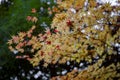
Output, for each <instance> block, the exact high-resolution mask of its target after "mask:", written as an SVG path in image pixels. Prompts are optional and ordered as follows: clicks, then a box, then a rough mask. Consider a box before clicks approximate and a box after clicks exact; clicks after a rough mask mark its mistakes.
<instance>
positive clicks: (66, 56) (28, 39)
mask: <svg viewBox="0 0 120 80" xmlns="http://www.w3.org/2000/svg"><path fill="white" fill-rule="evenodd" d="M68 3H69V4H68ZM58 6H59V8H61V9H60V11H61V10H62V11H61V12H59V11H58V13H57V14H56V15H55V17H54V18H53V22H52V24H51V29H50V28H46V30H45V32H44V33H40V34H38V35H37V36H35V35H32V32H33V30H34V28H35V26H33V27H32V28H31V29H30V30H29V31H27V32H25V33H23V32H20V33H18V35H17V36H13V37H12V39H11V40H9V42H8V44H9V46H10V47H9V48H10V50H11V51H12V52H14V53H15V52H17V53H24V55H22V56H16V58H25V59H27V60H29V61H30V62H31V63H32V64H33V66H36V65H38V64H39V62H41V61H44V66H45V67H47V66H48V65H49V64H56V63H59V64H64V63H66V62H67V61H75V62H78V63H80V62H81V61H83V60H84V61H85V62H89V63H91V62H93V59H96V58H98V60H96V61H94V62H95V64H93V65H91V66H89V67H88V68H87V69H86V70H82V71H78V70H77V71H72V72H70V73H68V74H67V75H65V76H62V77H53V78H52V79H53V80H54V79H58V78H60V79H62V80H66V79H68V80H69V79H75V80H78V79H82V80H86V79H87V80H91V79H95V80H107V79H111V78H114V77H117V78H120V74H119V72H117V70H118V71H119V70H120V69H119V67H120V61H119V60H118V59H116V64H110V65H107V66H103V63H104V61H106V58H107V57H108V56H112V55H118V56H119V51H118V48H119V44H120V26H119V10H120V7H118V6H111V5H110V3H105V4H99V3H97V2H96V1H94V0H88V1H86V0H64V1H61V0H58ZM30 20H31V19H30ZM116 44H117V46H116ZM115 48H117V49H115ZM25 54H27V55H25ZM29 54H33V55H32V56H30V55H29ZM110 59H111V57H109V60H110ZM111 73H113V74H111Z"/></svg>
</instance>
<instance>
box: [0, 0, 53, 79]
mask: <svg viewBox="0 0 120 80" xmlns="http://www.w3.org/2000/svg"><path fill="white" fill-rule="evenodd" d="M2 1H3V3H1V4H0V75H1V76H0V80H3V79H4V80H8V79H10V78H11V80H13V79H14V78H15V77H17V78H18V79H20V80H23V79H28V78H27V75H29V74H30V73H29V71H30V70H31V69H32V70H33V72H34V73H33V74H30V75H29V77H30V78H31V79H32V80H34V79H35V78H34V75H35V74H36V73H37V72H38V70H39V69H38V70H35V68H33V67H30V66H31V64H29V63H28V61H26V60H18V59H15V57H14V54H11V52H10V51H9V50H8V45H7V44H6V42H7V41H8V39H10V37H11V35H15V34H16V33H18V32H20V31H27V30H28V29H29V28H30V27H31V25H32V24H34V23H33V22H32V21H26V19H27V18H26V16H30V17H32V16H39V15H41V17H38V19H39V21H38V22H37V23H35V24H36V25H37V30H36V31H35V34H36V33H37V32H38V31H39V32H43V26H42V25H40V24H42V23H43V22H45V23H46V25H47V26H49V25H50V23H51V19H52V18H50V17H49V15H48V13H47V8H48V7H50V6H52V5H54V3H53V2H51V5H47V2H44V3H43V2H42V1H41V0H30V1H29V0H2ZM51 1H53V0H51ZM40 7H43V9H44V11H41V10H39V9H40ZM31 8H36V9H37V11H38V13H34V14H32V13H30V10H31ZM25 18H26V19H25ZM33 20H34V19H33ZM39 67H40V66H39ZM43 70H44V69H43ZM41 71H42V70H41ZM43 73H44V72H43ZM23 74H25V75H24V76H23Z"/></svg>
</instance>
